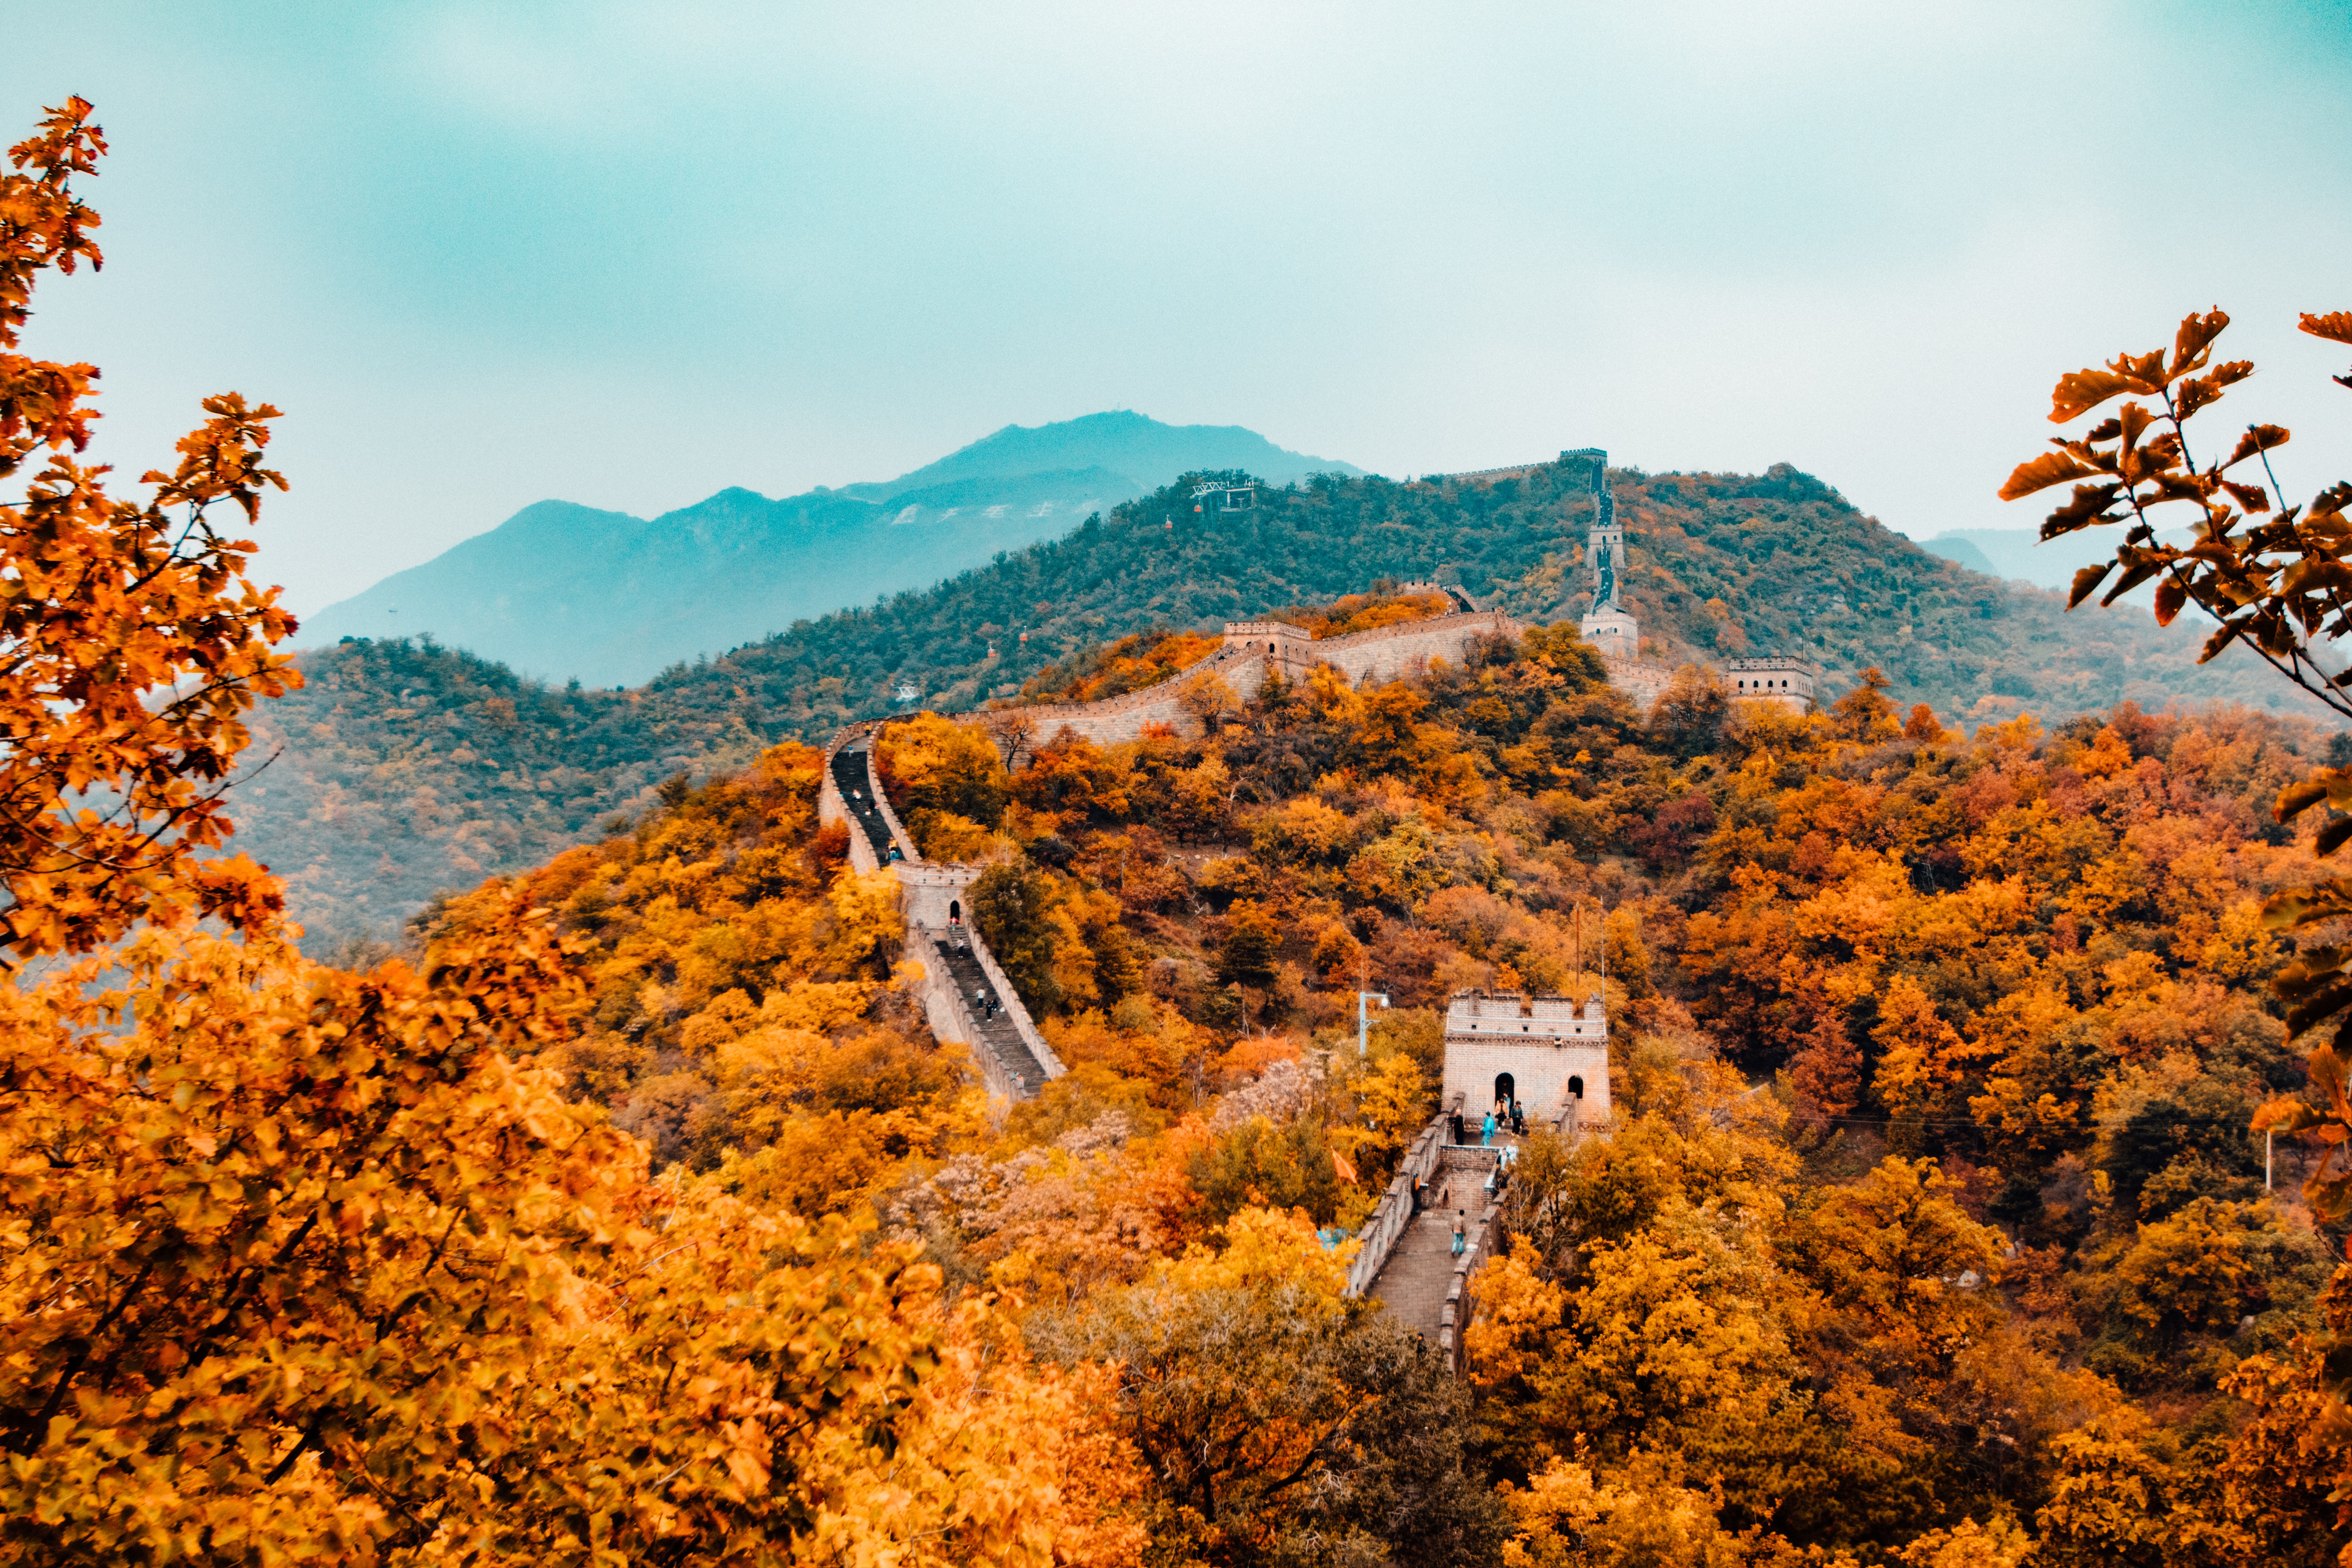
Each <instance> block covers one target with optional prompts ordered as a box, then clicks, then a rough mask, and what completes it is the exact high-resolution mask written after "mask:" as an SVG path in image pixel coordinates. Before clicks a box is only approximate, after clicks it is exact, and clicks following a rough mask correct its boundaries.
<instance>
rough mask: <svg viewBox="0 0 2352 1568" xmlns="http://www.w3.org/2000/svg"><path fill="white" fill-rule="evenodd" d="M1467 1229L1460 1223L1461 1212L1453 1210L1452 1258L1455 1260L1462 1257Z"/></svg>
mask: <svg viewBox="0 0 2352 1568" xmlns="http://www.w3.org/2000/svg"><path fill="white" fill-rule="evenodd" d="M1468 1229H1469V1227H1468V1226H1465V1225H1464V1224H1463V1223H1462V1211H1461V1210H1460V1209H1455V1210H1454V1257H1456V1258H1459V1257H1461V1256H1462V1246H1463V1239H1464V1237H1465V1235H1466V1234H1467V1232H1468Z"/></svg>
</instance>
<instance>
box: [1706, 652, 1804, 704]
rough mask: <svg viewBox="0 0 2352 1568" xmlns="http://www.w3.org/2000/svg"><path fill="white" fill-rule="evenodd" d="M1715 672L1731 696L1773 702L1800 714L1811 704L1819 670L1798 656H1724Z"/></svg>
mask: <svg viewBox="0 0 2352 1568" xmlns="http://www.w3.org/2000/svg"><path fill="white" fill-rule="evenodd" d="M1718 673H1719V674H1721V675H1722V677H1723V683H1724V684H1725V685H1726V686H1728V687H1730V688H1731V694H1732V696H1733V697H1735V698H1745V699H1747V700H1749V701H1756V700H1763V701H1767V702H1777V703H1779V704H1780V706H1782V707H1784V708H1787V709H1790V710H1793V711H1795V712H1799V713H1802V712H1805V711H1807V710H1810V709H1811V707H1812V705H1813V697H1814V689H1815V687H1816V686H1817V685H1818V684H1819V682H1820V679H1821V673H1822V672H1821V669H1820V667H1818V666H1816V665H1814V664H1811V663H1810V662H1808V661H1807V660H1805V659H1801V658H1727V659H1725V660H1724V661H1723V665H1722V668H1720V670H1719V671H1718Z"/></svg>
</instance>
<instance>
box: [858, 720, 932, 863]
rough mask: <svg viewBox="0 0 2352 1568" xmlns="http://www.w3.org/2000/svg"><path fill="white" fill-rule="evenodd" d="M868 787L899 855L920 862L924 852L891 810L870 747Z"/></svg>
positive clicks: (867, 750) (867, 754) (868, 754)
mask: <svg viewBox="0 0 2352 1568" xmlns="http://www.w3.org/2000/svg"><path fill="white" fill-rule="evenodd" d="M866 788H867V789H869V790H872V791H873V792H874V804H875V805H877V806H878V807H879V808H881V812H882V823H883V826H886V827H887V828H889V830H890V842H891V843H893V844H896V845H897V846H898V853H899V854H900V855H901V856H902V857H904V858H906V859H908V860H910V861H912V860H920V859H921V858H923V852H922V851H921V850H919V849H918V848H916V847H915V838H914V835H912V834H910V833H908V831H907V829H906V828H905V826H902V825H901V824H900V823H899V821H898V813H897V812H896V811H893V810H892V809H890V797H889V796H888V795H886V794H885V793H883V789H882V770H881V769H880V768H879V767H877V766H876V765H875V762H874V748H873V747H872V746H870V745H869V746H867V747H866Z"/></svg>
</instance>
